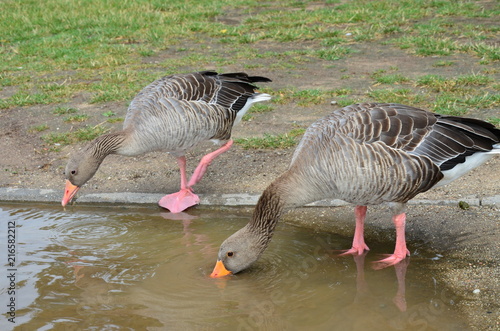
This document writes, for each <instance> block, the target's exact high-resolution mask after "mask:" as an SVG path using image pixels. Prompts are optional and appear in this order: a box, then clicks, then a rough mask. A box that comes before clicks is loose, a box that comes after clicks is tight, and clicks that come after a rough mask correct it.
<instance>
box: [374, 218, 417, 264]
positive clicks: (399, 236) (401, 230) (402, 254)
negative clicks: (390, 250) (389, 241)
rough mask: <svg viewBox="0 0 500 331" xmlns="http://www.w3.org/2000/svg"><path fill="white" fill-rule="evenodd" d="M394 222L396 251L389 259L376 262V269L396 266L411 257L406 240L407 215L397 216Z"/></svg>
mask: <svg viewBox="0 0 500 331" xmlns="http://www.w3.org/2000/svg"><path fill="white" fill-rule="evenodd" d="M392 220H393V222H394V225H395V226H396V248H395V249H394V254H391V255H389V256H388V257H387V258H385V259H382V260H380V261H376V262H375V263H376V265H375V268H376V269H382V268H385V267H388V266H391V265H395V264H396V263H399V262H401V261H402V260H404V259H405V258H406V256H410V251H409V250H408V249H407V248H406V239H405V223H406V214H405V213H401V214H399V215H395V216H394V217H393V218H392Z"/></svg>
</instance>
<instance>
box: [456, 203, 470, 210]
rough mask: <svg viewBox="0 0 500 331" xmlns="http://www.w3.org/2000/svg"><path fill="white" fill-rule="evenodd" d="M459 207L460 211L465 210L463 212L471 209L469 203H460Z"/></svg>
mask: <svg viewBox="0 0 500 331" xmlns="http://www.w3.org/2000/svg"><path fill="white" fill-rule="evenodd" d="M458 206H459V207H460V209H463V210H468V209H470V206H469V204H468V203H467V202H465V201H459V202H458Z"/></svg>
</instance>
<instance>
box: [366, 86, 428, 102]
mask: <svg viewBox="0 0 500 331" xmlns="http://www.w3.org/2000/svg"><path fill="white" fill-rule="evenodd" d="M367 95H368V96H369V97H371V98H373V99H374V100H375V101H377V102H394V103H402V104H410V105H417V104H420V103H422V102H423V101H424V99H425V98H424V96H423V95H420V94H416V93H415V92H414V91H413V90H411V89H409V88H396V89H377V90H371V91H369V92H368V93H367Z"/></svg>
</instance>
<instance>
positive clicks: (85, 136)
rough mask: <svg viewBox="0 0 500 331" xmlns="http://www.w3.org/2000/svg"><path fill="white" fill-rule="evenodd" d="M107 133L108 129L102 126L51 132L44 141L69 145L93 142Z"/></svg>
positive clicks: (43, 137)
mask: <svg viewBox="0 0 500 331" xmlns="http://www.w3.org/2000/svg"><path fill="white" fill-rule="evenodd" d="M107 131H108V129H107V128H105V127H103V126H100V125H96V126H85V127H82V128H79V129H78V130H76V131H71V132H61V133H55V132H51V133H48V134H46V135H43V136H42V140H43V141H44V142H46V143H47V144H60V145H69V144H73V143H77V142H82V141H90V140H93V139H95V138H97V137H98V136H100V135H102V134H104V133H106V132H107Z"/></svg>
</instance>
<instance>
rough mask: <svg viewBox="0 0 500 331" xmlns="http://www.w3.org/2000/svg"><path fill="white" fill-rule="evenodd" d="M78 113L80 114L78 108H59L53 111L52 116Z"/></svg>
mask: <svg viewBox="0 0 500 331" xmlns="http://www.w3.org/2000/svg"><path fill="white" fill-rule="evenodd" d="M76 112H78V109H76V108H71V107H61V106H58V107H56V108H55V109H54V110H53V111H52V114H55V115H67V114H74V113H76Z"/></svg>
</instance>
